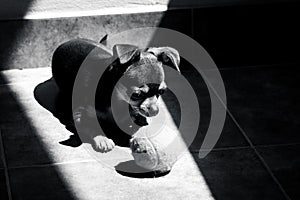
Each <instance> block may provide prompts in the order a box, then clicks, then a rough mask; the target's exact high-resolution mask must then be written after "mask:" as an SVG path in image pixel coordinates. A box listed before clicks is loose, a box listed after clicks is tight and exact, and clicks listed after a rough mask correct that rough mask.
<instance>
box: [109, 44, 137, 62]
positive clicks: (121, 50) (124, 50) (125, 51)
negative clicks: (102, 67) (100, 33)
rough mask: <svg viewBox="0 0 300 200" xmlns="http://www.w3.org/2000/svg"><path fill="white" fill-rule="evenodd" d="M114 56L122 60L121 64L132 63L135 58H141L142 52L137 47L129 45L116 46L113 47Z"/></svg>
mask: <svg viewBox="0 0 300 200" xmlns="http://www.w3.org/2000/svg"><path fill="white" fill-rule="evenodd" d="M113 54H114V56H115V57H116V58H119V59H120V63H121V64H125V63H127V62H129V61H131V60H132V59H133V58H135V57H137V56H139V54H140V51H139V48H138V47H137V46H133V45H129V44H116V45H115V46H114V47H113Z"/></svg>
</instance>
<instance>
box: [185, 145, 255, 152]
mask: <svg viewBox="0 0 300 200" xmlns="http://www.w3.org/2000/svg"><path fill="white" fill-rule="evenodd" d="M249 148H251V147H250V146H237V147H218V148H213V149H200V150H199V149H198V150H193V149H190V150H189V152H191V153H199V152H206V151H211V152H212V151H226V150H239V149H249Z"/></svg>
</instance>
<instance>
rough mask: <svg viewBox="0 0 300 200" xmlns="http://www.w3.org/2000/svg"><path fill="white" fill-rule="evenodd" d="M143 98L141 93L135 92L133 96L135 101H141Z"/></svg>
mask: <svg viewBox="0 0 300 200" xmlns="http://www.w3.org/2000/svg"><path fill="white" fill-rule="evenodd" d="M142 98H143V94H142V93H141V92H134V93H132V95H131V99H132V100H134V101H137V100H140V99H142Z"/></svg>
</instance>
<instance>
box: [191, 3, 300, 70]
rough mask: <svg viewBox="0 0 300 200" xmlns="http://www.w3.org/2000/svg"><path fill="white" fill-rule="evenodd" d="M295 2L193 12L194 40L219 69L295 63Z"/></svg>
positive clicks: (204, 9)
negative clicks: (201, 46)
mask: <svg viewBox="0 0 300 200" xmlns="http://www.w3.org/2000/svg"><path fill="white" fill-rule="evenodd" d="M299 9H300V4H299V2H292V3H289V2H286V3H274V4H259V5H255V4H254V5H240V6H228V7H216V8H199V9H194V18H193V20H194V31H195V32H194V38H195V39H196V40H197V41H198V42H199V43H200V44H201V45H203V47H204V48H205V49H206V50H207V51H208V53H209V54H210V55H211V56H212V58H213V59H214V61H215V62H216V64H217V66H218V67H219V68H223V67H240V66H248V65H252V66H255V65H269V64H284V63H299V62H300V59H299V56H298V50H297V49H298V47H299V45H300V38H299V35H300V31H299V29H298V27H297V24H299V23H300V20H299V19H300V14H299Z"/></svg>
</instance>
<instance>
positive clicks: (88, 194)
mask: <svg viewBox="0 0 300 200" xmlns="http://www.w3.org/2000/svg"><path fill="white" fill-rule="evenodd" d="M183 74H184V75H186V76H187V77H189V79H190V81H191V84H192V85H193V87H194V89H195V91H197V93H198V94H199V96H201V97H202V98H199V104H200V107H201V109H200V110H201V116H202V117H201V121H200V124H199V125H200V129H199V131H198V134H197V136H196V138H195V140H194V142H193V144H192V145H191V147H190V152H191V153H186V154H184V155H183V156H182V158H181V159H180V160H179V161H178V162H177V163H176V165H175V166H174V168H173V170H172V171H171V173H170V174H168V175H166V176H164V177H160V178H156V179H136V178H129V177H125V176H121V175H120V174H118V173H117V172H116V171H115V170H114V169H113V168H111V167H108V166H106V165H104V164H103V163H99V162H96V161H95V160H94V159H93V157H92V156H91V155H90V154H89V152H88V151H86V148H88V145H85V144H84V145H81V146H79V147H70V146H66V145H62V144H60V143H59V142H61V141H65V140H67V139H68V138H69V137H70V135H71V133H70V132H69V131H68V130H66V129H65V127H64V126H63V125H62V124H61V123H60V122H59V121H58V119H56V118H55V117H54V116H53V115H52V113H51V112H49V111H48V110H47V109H45V108H44V107H42V106H41V105H40V104H39V103H37V101H36V99H35V98H34V89H35V88H36V86H37V85H38V84H40V83H43V82H45V81H46V80H48V79H49V78H50V77H51V71H50V69H49V68H40V69H28V70H22V71H20V70H10V71H4V72H1V74H0V84H1V85H0V98H1V100H0V110H1V111H2V112H0V128H1V132H0V133H1V138H2V143H3V146H2V147H1V148H0V150H1V149H4V152H2V154H1V158H2V159H1V161H0V195H1V200H2V199H8V198H10V199H120V198H121V199H129V198H139V199H161V198H163V199H205V200H206V199H216V200H223V199H226V200H227V199H230V200H232V199H295V200H296V199H298V198H299V197H300V193H299V189H298V188H299V186H300V175H299V171H300V162H299V158H298V157H299V156H298V154H299V153H300V143H299V139H300V137H299V134H298V132H299V131H298V129H299V122H298V118H299V117H298V115H299V114H298V112H297V111H298V110H299V106H298V105H297V102H298V100H299V98H300V94H299V84H298V81H299V79H298V78H299V74H300V73H299V69H298V68H297V66H295V67H291V66H278V67H265V68H262V67H260V68H256V67H250V68H241V69H237V68H235V69H230V68H226V69H224V70H222V71H221V74H222V77H223V80H224V83H225V87H226V92H227V99H228V108H229V113H230V114H229V115H227V118H226V122H225V126H224V129H223V132H222V135H221V138H220V139H219V141H218V143H217V145H216V146H215V148H214V150H213V151H212V152H210V153H209V154H208V156H207V157H205V158H204V159H199V158H198V150H199V148H200V146H201V143H202V141H203V138H204V135H205V131H206V130H207V126H208V123H209V119H210V109H209V108H210V103H209V98H208V97H207V96H206V95H207V94H205V92H202V91H204V90H205V85H203V82H201V81H199V80H198V79H197V77H196V76H194V75H193V73H190V72H189V71H186V72H183ZM49 94H50V95H49V98H46V99H48V100H49V101H51V98H53V97H52V96H51V91H49ZM165 101H166V103H167V104H168V105H167V106H168V108H169V110H170V113H171V115H172V116H173V117H174V121H175V122H176V123H178V122H179V119H180V118H179V117H178V113H179V112H177V110H176V107H172V106H170V104H172V103H174V102H175V101H174V100H172V98H165ZM48 109H49V110H51V108H48ZM232 117H233V118H232ZM111 156H115V158H116V156H117V154H116V152H115V153H113V154H107V155H106V156H103V159H104V160H107V161H109V159H111V158H110V157H111ZM2 160H4V162H5V165H3V164H2V163H1V162H2ZM114 164H116V163H114ZM5 174H6V175H8V177H9V179H8V180H7V179H6V176H5ZM8 188H9V189H10V190H8Z"/></svg>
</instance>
